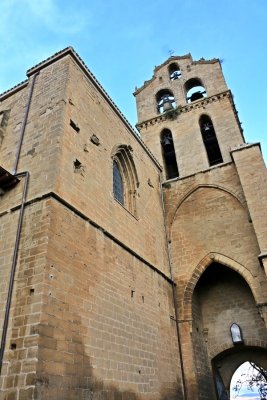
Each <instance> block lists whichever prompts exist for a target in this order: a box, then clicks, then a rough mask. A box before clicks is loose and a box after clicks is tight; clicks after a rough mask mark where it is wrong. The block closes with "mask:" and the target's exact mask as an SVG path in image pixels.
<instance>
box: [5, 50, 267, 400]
mask: <svg viewBox="0 0 267 400" xmlns="http://www.w3.org/2000/svg"><path fill="white" fill-rule="evenodd" d="M174 64H175V66H176V67H177V69H179V71H180V75H179V78H178V79H175V80H172V79H170V69H169V68H170V66H173V65H174ZM188 82H189V83H188ZM190 82H193V83H194V82H201V85H202V86H203V87H204V88H205V96H202V97H200V98H199V99H197V100H195V101H191V102H190V101H189V100H188V99H187V91H188V88H189V84H190ZM31 85H33V86H32V89H33V91H32V97H31V99H30V103H29V109H28V111H29V113H28V116H27V119H26V120H25V121H24V118H25V115H26V114H25V113H26V112H27V110H26V107H27V106H26V105H27V103H28V99H29V95H30V88H31ZM162 90H163V93H167V91H171V93H172V95H173V98H174V100H175V103H173V104H174V105H173V106H172V109H171V110H169V111H168V112H162V113H161V112H160V111H159V108H158V106H157V101H158V100H157V99H158V97H157V94H158V93H159V91H162ZM135 97H136V101H137V112H138V124H137V129H138V130H139V133H140V135H141V137H140V135H139V134H137V133H136V131H134V129H133V128H132V127H131V126H130V125H129V123H128V121H127V120H126V119H125V117H124V116H123V115H122V114H121V112H120V111H119V110H118V108H117V107H116V105H115V104H114V103H113V102H112V100H111V99H110V97H109V96H108V94H107V93H106V92H105V90H104V89H103V88H102V87H101V85H100V84H99V83H98V82H97V80H96V78H95V77H94V75H93V74H92V73H91V72H90V71H89V70H88V68H87V67H86V66H85V64H84V63H83V61H82V60H81V59H80V57H79V56H78V55H77V53H76V52H75V51H74V50H73V49H72V48H67V49H64V50H62V51H61V52H59V53H57V54H55V55H54V56H52V57H50V58H49V59H47V60H45V61H43V62H41V63H40V64H38V65H37V66H35V67H33V68H31V69H30V70H29V71H28V72H27V80H26V81H25V82H22V83H21V84H19V85H18V86H16V87H15V88H13V89H11V90H10V91H8V92H6V93H3V94H2V95H0V167H1V169H0V271H1V282H0V328H1V332H2V335H3V336H2V337H3V338H4V337H5V333H6V340H5V343H4V348H3V350H4V351H3V363H2V369H1V378H0V399H1V400H30V399H37V400H39V399H40V400H45V399H47V400H48V399H49V400H50V399H55V400H56V399H58V400H63V399H64V400H76V399H77V400H78V399H88V400H100V399H101V400H102V399H103V400H128V399H129V400H152V399H153V400H189V399H190V400H202V399H203V400H215V399H220V398H222V397H220V390H221V389H222V390H223V392H224V396H229V388H230V382H231V377H232V375H233V373H234V372H235V370H236V369H237V368H238V367H239V366H240V365H241V364H242V363H243V362H245V361H247V360H251V361H253V362H255V363H257V364H258V365H260V366H263V367H264V368H267V365H266V363H267V362H266V360H267V357H266V355H267V329H266V325H267V277H266V272H267V225H266V221H267V219H266V215H267V189H266V168H265V165H264V161H263V159H262V155H261V151H260V145H259V144H257V143H256V144H250V145H248V144H246V143H245V140H244V136H243V132H242V130H241V127H240V123H239V120H238V115H237V112H236V109H235V105H234V103H233V97H232V94H231V92H230V90H229V89H228V87H227V85H226V82H225V80H224V77H223V74H222V70H221V65H220V62H219V61H218V60H217V59H213V60H204V59H201V60H199V61H194V60H193V59H192V57H191V55H190V54H188V55H185V56H180V57H170V58H169V59H168V60H166V62H165V63H163V64H162V65H161V66H158V67H156V68H155V70H154V75H153V77H152V79H150V80H148V81H146V82H145V83H144V85H143V86H142V87H141V88H138V89H136V91H135ZM202 115H205V116H208V117H209V118H210V119H211V121H212V124H213V127H214V131H215V132H216V137H217V141H218V145H219V147H220V151H221V154H222V160H221V161H220V163H218V164H216V165H214V166H210V165H209V158H208V153H207V152H206V148H205V143H204V142H203V140H202V136H201V132H200V125H199V123H200V122H199V121H200V118H201V116H202ZM23 121H24V122H25V129H24V126H23ZM163 129H169V130H170V131H171V133H172V138H173V145H174V150H175V154H176V160H177V164H178V169H179V176H177V177H175V178H174V179H171V180H166V177H167V174H166V159H165V155H164V150H163V148H162V144H161V133H162V131H163ZM21 139H22V140H21ZM20 142H21V143H22V146H21V151H20V153H19V154H18V148H19V147H18V146H19V143H20ZM16 154H18V168H17V170H15V171H14V168H15V167H14V165H15V160H16ZM116 157H117V159H119V160H120V168H121V169H120V173H121V177H122V185H123V190H124V192H123V196H124V204H121V202H120V201H118V200H117V199H116V198H115V197H116V196H115V195H114V190H113V189H114V188H113V165H114V160H116ZM4 171H8V172H9V173H11V174H15V175H16V174H19V173H21V172H25V171H27V174H28V175H27V176H29V183H28V186H27V194H26V198H25V199H24V200H23V191H24V190H25V187H26V186H25V185H26V184H27V179H26V175H25V173H24V175H23V174H19V175H16V176H18V179H19V181H18V182H17V183H16V184H15V185H13V186H9V187H6V186H4V184H3V183H1V182H4V180H3V179H4V178H3V177H6V175H5V173H4ZM1 174H2V175H1ZM1 179H2V180H1ZM1 184H2V186H1ZM130 202H132V203H131V204H134V207H132V206H130V205H129V204H130ZM22 206H23V207H24V208H23V207H22ZM21 210H24V212H23V216H22V224H21V231H20V232H19V230H18V223H19V220H20V216H21ZM18 232H19V245H18V249H17V253H15V240H16V235H17V234H18ZM14 255H16V257H17V258H16V263H15V265H16V270H15V276H14V280H13V281H12V282H13V294H12V297H11V305H10V310H9V318H8V326H7V330H6V331H5V332H4V329H5V323H4V320H5V316H6V315H7V314H6V312H7V308H6V307H7V298H8V291H9V288H10V281H11V280H12V279H11V278H12V274H11V266H12V262H13V260H14ZM233 323H236V324H238V325H239V326H240V328H241V330H242V335H243V342H242V343H241V344H239V345H236V344H234V343H233V340H232V338H231V334H230V327H231V325H232V324H233ZM218 377H219V378H218ZM215 378H216V379H215ZM216 382H217V383H216ZM218 382H220V387H219V386H218ZM224 398H226V397H224Z"/></svg>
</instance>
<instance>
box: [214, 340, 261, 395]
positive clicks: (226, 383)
mask: <svg viewBox="0 0 267 400" xmlns="http://www.w3.org/2000/svg"><path fill="white" fill-rule="evenodd" d="M249 363H252V364H253V365H256V367H257V368H262V370H263V371H266V370H267V348H262V347H260V346H256V345H255V346H237V347H233V348H231V349H228V350H225V351H223V352H222V353H220V354H218V355H217V356H216V357H215V358H214V359H213V360H212V366H213V372H214V378H215V381H216V376H219V377H220V379H221V384H222V385H223V387H224V388H225V392H226V393H227V396H228V399H230V400H235V399H236V400H248V399H251V400H256V399H258V400H263V399H261V397H260V394H259V391H258V390H255V389H256V386H255V385H253V386H254V388H253V389H254V391H251V390H249V389H248V384H249V381H247V379H249V377H252V372H253V371H252V369H253V368H250V365H251V364H249ZM246 381H247V382H246ZM216 383H217V386H218V382H216ZM219 385H220V383H219ZM234 387H236V388H237V390H233V389H234ZM265 387H266V386H265ZM239 389H240V390H239ZM219 391H220V388H219V390H218V391H217V398H218V399H219V400H221V398H220V396H219V395H218V392H219ZM263 398H264V397H263Z"/></svg>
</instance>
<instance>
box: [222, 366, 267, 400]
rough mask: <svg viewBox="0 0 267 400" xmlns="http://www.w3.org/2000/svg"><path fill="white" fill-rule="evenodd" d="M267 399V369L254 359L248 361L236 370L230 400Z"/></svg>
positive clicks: (232, 380)
mask: <svg viewBox="0 0 267 400" xmlns="http://www.w3.org/2000/svg"><path fill="white" fill-rule="evenodd" d="M246 397H248V398H249V399H251V400H266V399H267V370H266V369H265V368H264V367H262V366H260V365H258V364H256V363H255V362H253V361H246V362H244V363H243V364H241V365H240V366H239V367H238V368H237V369H236V371H235V372H234V374H233V376H232V379H231V386H230V400H235V399H237V400H238V399H240V400H241V399H244V398H246Z"/></svg>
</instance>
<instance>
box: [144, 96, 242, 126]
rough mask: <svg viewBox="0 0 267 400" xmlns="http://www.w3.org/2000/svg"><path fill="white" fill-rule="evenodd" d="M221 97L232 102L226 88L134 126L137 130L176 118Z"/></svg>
mask: <svg viewBox="0 0 267 400" xmlns="http://www.w3.org/2000/svg"><path fill="white" fill-rule="evenodd" d="M223 98H229V99H230V100H231V103H232V94H231V91H230V90H226V91H225V92H221V93H218V94H215V95H213V96H209V97H204V98H202V99H201V100H197V101H194V102H193V103H189V104H186V105H185V106H178V107H177V108H175V109H173V110H170V111H167V112H165V113H163V114H158V115H157V116H155V117H153V118H150V119H147V120H145V121H143V122H140V123H138V124H136V128H137V129H138V130H139V129H142V128H146V127H148V126H149V125H155V124H156V123H159V122H163V121H166V120H168V119H171V120H173V119H175V118H177V117H178V115H179V114H182V113H187V112H190V111H192V110H195V109H199V108H203V107H205V106H207V105H208V104H210V103H214V102H217V101H220V100H221V99H223ZM235 112H236V111H235Z"/></svg>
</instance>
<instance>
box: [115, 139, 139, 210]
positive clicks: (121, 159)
mask: <svg viewBox="0 0 267 400" xmlns="http://www.w3.org/2000/svg"><path fill="white" fill-rule="evenodd" d="M132 151H133V150H132V148H131V147H130V146H127V145H119V146H116V147H115V149H114V150H113V152H112V153H113V155H112V159H113V196H114V199H115V200H117V201H118V202H119V203H120V204H121V205H123V206H124V207H125V208H126V209H127V210H128V211H130V212H131V213H132V214H133V215H135V216H136V213H137V210H136V196H137V189H138V186H139V182H138V177H137V172H136V168H135V164H134V161H133V155H132Z"/></svg>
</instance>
